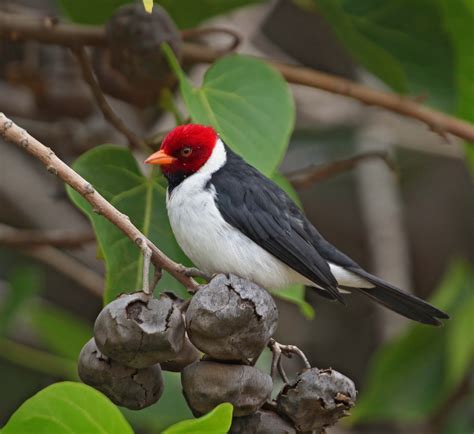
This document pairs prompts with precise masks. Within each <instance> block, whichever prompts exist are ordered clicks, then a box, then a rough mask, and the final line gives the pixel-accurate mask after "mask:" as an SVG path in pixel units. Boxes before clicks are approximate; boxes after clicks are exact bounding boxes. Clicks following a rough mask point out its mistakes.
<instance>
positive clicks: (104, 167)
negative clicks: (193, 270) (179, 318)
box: [68, 145, 189, 303]
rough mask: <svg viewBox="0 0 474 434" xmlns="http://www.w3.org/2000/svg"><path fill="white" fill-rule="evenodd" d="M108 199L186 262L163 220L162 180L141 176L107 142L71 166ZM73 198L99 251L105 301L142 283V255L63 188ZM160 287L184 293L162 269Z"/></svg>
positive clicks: (126, 157)
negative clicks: (104, 285)
mask: <svg viewBox="0 0 474 434" xmlns="http://www.w3.org/2000/svg"><path fill="white" fill-rule="evenodd" d="M73 168H74V170H76V171H77V172H78V173H79V174H81V175H82V176H83V177H84V178H85V179H87V181H88V182H90V183H91V184H92V185H93V186H94V188H96V189H97V191H99V192H100V193H101V194H102V195H103V196H104V197H105V198H106V199H107V200H108V201H109V202H111V203H112V204H113V205H114V206H115V207H117V208H118V209H119V210H120V211H122V212H123V213H124V214H126V215H127V216H129V217H130V220H131V221H132V223H134V224H135V225H136V226H137V227H138V229H140V231H142V233H143V234H144V235H145V236H147V237H148V238H150V239H151V240H152V241H153V242H154V243H156V244H157V245H158V246H159V247H160V249H161V250H163V251H164V252H165V253H166V254H167V255H168V256H170V257H171V258H172V259H174V260H175V261H177V262H181V263H183V262H186V263H189V261H188V260H187V259H186V257H185V256H184V254H183V253H182V251H181V249H180V248H179V247H178V245H177V243H176V241H175V239H174V237H173V234H172V232H171V228H170V226H169V222H168V216H167V213H166V205H165V195H166V190H165V187H164V185H165V182H164V180H163V178H162V177H158V176H157V175H156V174H155V172H152V176H150V177H148V178H147V177H145V176H143V174H142V172H141V171H140V169H139V168H138V165H137V162H136V161H135V158H134V157H133V155H132V154H131V152H130V151H129V150H127V149H123V148H119V147H116V146H112V145H102V146H99V147H96V148H94V149H92V150H90V151H88V152H86V153H85V154H83V155H82V156H81V157H79V158H78V159H77V160H76V162H75V163H74V165H73ZM68 193H69V196H70V197H71V199H72V201H73V202H74V203H75V204H76V205H77V206H78V207H79V208H80V209H81V210H82V211H83V212H84V213H85V214H86V215H87V216H88V217H89V219H90V220H91V222H92V225H93V227H94V231H95V233H96V235H97V240H98V243H99V245H100V249H101V251H102V252H103V254H104V258H105V264H106V269H107V275H106V288H105V293H104V302H105V303H107V302H109V301H111V300H113V299H114V298H115V297H116V296H117V295H118V294H120V293H122V292H131V291H136V290H138V289H141V287H142V268H143V256H142V254H141V251H140V249H139V248H138V247H137V246H136V245H135V244H134V243H132V241H130V240H129V239H128V237H126V236H125V235H124V234H123V233H122V232H121V231H120V230H119V229H118V228H117V227H116V226H114V225H113V224H112V223H110V222H109V221H108V220H106V219H105V218H104V217H102V216H99V215H97V214H96V213H94V212H93V211H92V207H91V206H90V204H89V203H88V202H87V201H86V200H85V199H84V198H83V197H82V196H81V195H79V194H78V193H76V192H75V191H73V190H72V189H70V188H68ZM160 287H161V288H166V290H172V291H175V292H176V293H177V294H178V295H180V296H182V297H186V295H187V294H186V291H185V290H184V288H183V287H182V286H181V285H180V284H179V283H178V282H177V281H176V280H175V279H173V278H172V277H171V276H170V275H168V274H167V273H164V275H163V278H162V279H161V280H160Z"/></svg>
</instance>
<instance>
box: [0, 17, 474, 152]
mask: <svg viewBox="0 0 474 434" xmlns="http://www.w3.org/2000/svg"><path fill="white" fill-rule="evenodd" d="M0 35H2V36H6V37H8V38H10V39H34V40H37V41H39V42H44V43H52V44H59V45H65V46H69V47H78V46H84V45H91V46H102V47H104V46H106V45H107V41H106V38H105V31H104V28H103V27H95V26H80V25H68V24H60V23H58V22H57V21H55V20H52V19H51V18H44V17H29V16H24V15H17V14H10V13H6V12H0ZM225 53H226V52H223V51H221V50H216V49H213V48H210V47H208V46H205V45H201V44H192V43H183V47H182V54H183V61H184V62H188V63H212V62H214V61H215V60H217V59H219V58H220V57H222V56H223V55H225ZM262 60H264V61H266V62H267V63H269V64H270V65H272V66H273V67H275V68H276V69H277V70H279V71H280V72H281V74H282V75H283V76H284V77H285V79H286V80H287V81H288V82H289V83H294V84H300V85H304V86H309V87H314V88H317V89H322V90H325V91H328V92H331V93H336V94H339V95H344V96H348V97H350V98H353V99H356V100H358V101H360V102H362V103H364V104H368V105H375V106H378V107H383V108H385V109H387V110H390V111H393V112H395V113H398V114H401V115H403V116H407V117H410V118H413V119H417V120H419V121H421V122H423V123H425V124H426V125H428V127H429V128H430V129H431V130H433V131H434V132H435V133H438V134H440V135H441V136H442V137H443V138H446V134H447V133H450V134H453V135H455V136H457V137H460V138H462V139H465V140H467V141H469V142H472V143H474V125H473V124H471V123H469V122H465V121H463V120H461V119H458V118H456V117H453V116H449V115H447V114H444V113H441V112H439V111H436V110H433V109H430V108H428V107H425V106H423V105H422V104H419V103H418V102H417V101H415V100H413V99H411V98H409V97H405V96H403V95H399V94H396V93H391V92H384V91H381V90H376V89H372V88H370V87H367V86H364V85H361V84H358V83H356V82H353V81H351V80H346V79H344V78H340V77H337V76H334V75H331V74H326V73H323V72H320V71H317V70H315V69H311V68H306V67H302V66H295V65H288V64H284V63H279V62H273V61H271V60H268V59H262Z"/></svg>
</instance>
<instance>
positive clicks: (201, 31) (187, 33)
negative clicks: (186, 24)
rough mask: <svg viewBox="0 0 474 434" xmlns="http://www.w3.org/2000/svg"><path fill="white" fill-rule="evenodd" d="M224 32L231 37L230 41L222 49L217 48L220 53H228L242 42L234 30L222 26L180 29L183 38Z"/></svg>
mask: <svg viewBox="0 0 474 434" xmlns="http://www.w3.org/2000/svg"><path fill="white" fill-rule="evenodd" d="M216 33H217V34H219V33H221V34H225V35H228V36H230V37H231V38H232V42H231V43H230V44H229V46H228V47H226V48H224V49H222V48H221V49H217V48H216V50H219V52H220V53H221V54H228V53H230V52H232V51H234V50H235V49H236V48H237V47H238V46H239V45H240V44H241V42H242V37H241V36H240V34H239V33H237V32H236V31H235V30H232V29H228V28H224V27H195V28H192V29H185V30H181V37H182V38H183V40H186V39H191V38H195V37H200V36H207V35H211V34H216Z"/></svg>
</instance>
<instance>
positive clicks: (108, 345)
mask: <svg viewBox="0 0 474 434" xmlns="http://www.w3.org/2000/svg"><path fill="white" fill-rule="evenodd" d="M184 334H185V331H184V321H183V318H182V314H181V310H180V309H179V307H178V306H177V304H175V303H174V301H173V300H172V299H171V298H170V297H169V296H167V295H166V294H162V295H161V296H160V298H159V299H156V298H154V297H152V296H149V295H146V294H144V293H142V292H137V293H134V294H123V295H121V296H120V297H119V298H117V299H116V300H114V301H113V302H111V303H109V304H108V305H107V306H105V307H104V308H103V309H102V311H101V312H100V313H99V316H98V317H97V319H96V321H95V324H94V337H95V340H96V343H97V346H98V347H99V349H100V351H101V352H102V353H103V354H105V355H106V356H108V357H110V358H111V359H113V360H116V361H117V362H120V363H122V364H123V365H127V366H131V367H134V368H144V367H147V366H152V365H154V364H156V363H159V362H164V361H168V360H171V359H173V358H175V357H176V356H177V354H178V353H179V352H180V351H181V349H182V347H183V343H184Z"/></svg>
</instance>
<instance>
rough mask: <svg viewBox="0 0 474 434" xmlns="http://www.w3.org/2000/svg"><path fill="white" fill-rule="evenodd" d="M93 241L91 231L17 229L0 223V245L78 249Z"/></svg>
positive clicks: (93, 237)
mask: <svg viewBox="0 0 474 434" xmlns="http://www.w3.org/2000/svg"><path fill="white" fill-rule="evenodd" d="M92 241H95V235H94V233H93V232H91V231H83V232H71V231H64V230H51V231H45V230H43V231H41V230H31V229H17V228H14V227H11V226H8V225H5V224H2V223H0V245H4V246H13V247H32V246H43V245H47V246H54V247H69V248H71V247H80V246H82V245H83V244H86V243H90V242H92Z"/></svg>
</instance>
